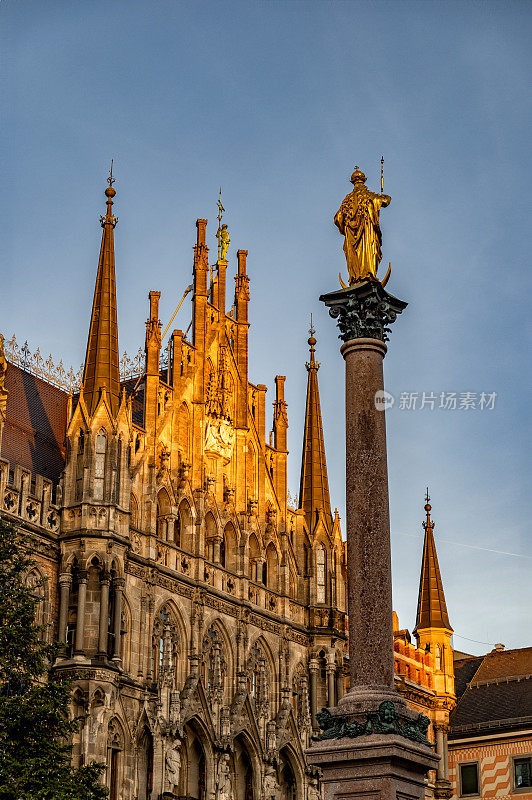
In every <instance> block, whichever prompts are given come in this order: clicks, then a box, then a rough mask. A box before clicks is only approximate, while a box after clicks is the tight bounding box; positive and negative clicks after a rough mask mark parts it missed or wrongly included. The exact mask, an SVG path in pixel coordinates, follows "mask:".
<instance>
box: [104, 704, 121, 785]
mask: <svg viewBox="0 0 532 800" xmlns="http://www.w3.org/2000/svg"><path fill="white" fill-rule="evenodd" d="M123 749H124V737H123V733H122V727H121V725H120V723H119V722H118V720H116V719H112V720H111V721H110V722H109V726H108V728H107V771H108V776H109V777H108V781H109V800H118V789H119V786H120V779H119V769H120V766H121V765H120V758H121V753H122V751H123Z"/></svg>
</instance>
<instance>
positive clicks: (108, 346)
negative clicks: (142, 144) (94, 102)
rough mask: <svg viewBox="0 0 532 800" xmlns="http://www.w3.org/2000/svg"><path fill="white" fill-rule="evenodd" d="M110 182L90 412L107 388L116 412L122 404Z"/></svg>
mask: <svg viewBox="0 0 532 800" xmlns="http://www.w3.org/2000/svg"><path fill="white" fill-rule="evenodd" d="M110 181H111V183H110V185H109V186H108V187H107V189H106V190H105V194H106V195H107V214H106V215H105V217H102V218H101V225H102V228H103V233H102V246H101V249H100V260H99V262H98V273H97V276H96V287H95V289H94V301H93V304H92V314H91V321H90V327H89V338H88V341H87V355H86V357H85V368H84V371H83V393H84V397H85V403H86V405H87V408H88V410H89V414H92V413H93V412H94V410H95V408H96V406H97V405H98V400H99V399H100V391H101V390H102V389H104V388H105V389H106V390H107V392H108V397H109V402H110V404H111V411H112V413H113V414H116V413H117V411H118V406H119V404H120V375H119V367H118V326H117V321H116V285H115V251H114V238H113V236H114V234H113V230H114V226H115V225H116V218H115V217H114V216H113V212H112V206H113V200H112V198H113V197H114V195H115V190H114V189H113V186H112V177H111V178H110Z"/></svg>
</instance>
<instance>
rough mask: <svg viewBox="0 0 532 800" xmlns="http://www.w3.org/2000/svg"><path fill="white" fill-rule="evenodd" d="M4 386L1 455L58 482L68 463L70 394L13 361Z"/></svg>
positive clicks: (11, 461) (8, 369) (14, 464)
mask: <svg viewBox="0 0 532 800" xmlns="http://www.w3.org/2000/svg"><path fill="white" fill-rule="evenodd" d="M5 388H6V389H7V392H8V395H7V408H6V421H5V425H4V432H3V435H2V450H1V452H0V455H1V457H2V458H5V459H6V460H7V461H9V462H10V466H11V468H13V467H15V466H16V465H17V464H18V465H20V466H22V467H25V468H26V469H28V470H30V471H31V472H32V474H33V476H35V475H42V476H43V477H44V478H48V480H51V481H53V482H54V483H56V482H57V481H58V480H59V476H60V474H61V472H62V471H63V469H64V466H65V449H64V442H65V431H66V414H67V403H68V395H67V393H66V392H63V391H62V390H61V389H58V388H57V387H56V386H52V384H51V383H47V382H46V381H43V380H42V379H41V378H38V377H37V376H36V375H32V374H31V373H30V372H26V370H24V369H21V368H20V367H17V366H15V365H14V364H11V363H10V362H8V366H7V372H6V380H5Z"/></svg>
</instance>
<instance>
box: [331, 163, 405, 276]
mask: <svg viewBox="0 0 532 800" xmlns="http://www.w3.org/2000/svg"><path fill="white" fill-rule="evenodd" d="M365 182H366V176H365V175H364V173H363V172H362V170H360V169H359V168H358V167H355V171H354V172H353V174H352V175H351V183H352V184H353V191H352V192H350V193H349V194H348V195H347V197H345V198H344V201H343V203H342V205H341V206H340V208H339V210H338V211H337V212H336V215H335V217H334V223H335V225H336V226H337V227H338V230H339V231H340V233H341V234H342V235H343V236H345V241H344V253H345V258H346V261H347V269H348V270H349V285H350V286H353V284H355V283H363V282H364V281H376V280H377V269H378V267H379V264H380V262H381V258H382V250H381V243H382V234H381V228H380V224H379V212H380V210H381V208H382V207H383V206H387V205H389V204H390V202H391V199H392V198H391V197H390V196H389V195H387V194H377V193H376V192H371V191H370V190H369V189H368V188H367V187H366V186H364V184H365Z"/></svg>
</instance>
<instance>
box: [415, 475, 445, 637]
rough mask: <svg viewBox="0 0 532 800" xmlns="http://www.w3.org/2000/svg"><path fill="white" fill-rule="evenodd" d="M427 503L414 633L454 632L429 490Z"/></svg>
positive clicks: (426, 498)
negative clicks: (440, 564) (431, 630)
mask: <svg viewBox="0 0 532 800" xmlns="http://www.w3.org/2000/svg"><path fill="white" fill-rule="evenodd" d="M425 501H426V502H425V511H426V513H427V518H426V520H425V521H424V522H423V527H424V529H425V543H424V545H423V560H422V562H421V578H420V581H419V596H418V601H417V618H416V627H415V628H414V633H416V631H417V630H418V629H420V628H423V629H425V628H445V629H446V630H448V631H451V632H452V630H453V629H452V628H451V625H450V623H449V617H448V614H447V604H446V603H445V595H444V593H443V584H442V580H441V575H440V568H439V566H438V556H437V555H436V545H435V543H434V522H432V520H431V518H430V511H431V505H430V502H429V501H430V497H429V490H428V489H427V495H426V497H425Z"/></svg>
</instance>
